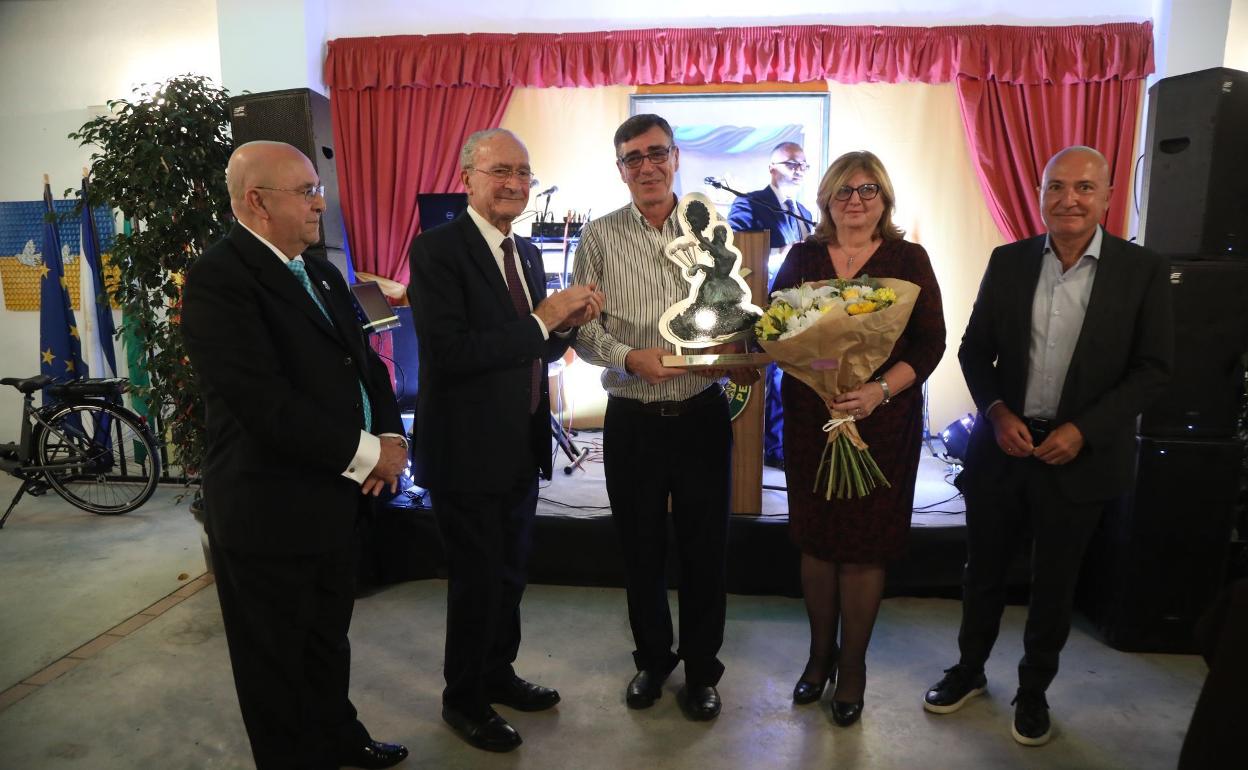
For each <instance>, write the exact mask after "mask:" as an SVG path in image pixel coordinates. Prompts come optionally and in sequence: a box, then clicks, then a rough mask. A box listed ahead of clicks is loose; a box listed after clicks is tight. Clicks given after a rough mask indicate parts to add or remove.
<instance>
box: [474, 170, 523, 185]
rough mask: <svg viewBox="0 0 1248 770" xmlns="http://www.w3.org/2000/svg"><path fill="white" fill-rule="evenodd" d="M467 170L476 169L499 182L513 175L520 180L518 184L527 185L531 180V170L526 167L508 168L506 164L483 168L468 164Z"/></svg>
mask: <svg viewBox="0 0 1248 770" xmlns="http://www.w3.org/2000/svg"><path fill="white" fill-rule="evenodd" d="M468 170H469V171H476V172H477V173H478V174H485V175H486V176H492V177H494V179H496V180H498V181H499V182H506V181H507V180H508V179H511V178H512V177H513V176H514V177H515V178H516V179H518V180H519V181H520V184H523V185H527V184H529V183H530V182H532V181H533V170H532V169H528V168H517V169H512V168H509V167H508V166H495V167H494V168H490V169H485V168H475V167H473V166H469V167H468Z"/></svg>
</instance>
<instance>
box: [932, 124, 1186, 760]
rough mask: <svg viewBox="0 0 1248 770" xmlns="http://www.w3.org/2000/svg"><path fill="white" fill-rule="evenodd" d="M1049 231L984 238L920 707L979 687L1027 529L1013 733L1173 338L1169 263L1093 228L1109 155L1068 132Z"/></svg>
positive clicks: (1038, 691)
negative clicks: (947, 609)
mask: <svg viewBox="0 0 1248 770" xmlns="http://www.w3.org/2000/svg"><path fill="white" fill-rule="evenodd" d="M1038 192H1039V195H1040V212H1041V216H1042V217H1043V219H1044V224H1045V227H1046V229H1047V230H1048V232H1047V233H1045V234H1042V235H1037V236H1036V237H1034V238H1028V239H1026V240H1023V241H1018V242H1017V243H1011V244H1008V245H1005V246H1002V247H1000V248H998V249H996V250H995V251H994V252H993V253H992V257H991V258H990V259H989V261H988V269H987V271H986V272H985V273H984V278H983V282H982V283H981V284H980V288H979V296H978V298H977V299H976V300H975V307H974V309H973V310H972V311H971V319H970V321H969V322H968V324H967V327H966V333H965V334H964V335H963V337H962V346H961V348H960V349H959V350H958V358H959V360H960V361H961V363H962V373H963V375H964V376H965V377H966V384H967V387H968V388H969V389H970V391H971V397H972V398H974V399H975V404H976V405H977V406H978V407H979V413H980V415H981V416H980V419H979V420H977V421H976V423H975V427H974V429H973V430H972V432H971V439H970V444H969V447H968V449H967V457H966V470H965V471H964V472H963V473H962V475H961V476H960V477H959V479H958V486H959V487H960V488H961V489H962V491H963V493H964V494H965V495H966V531H967V560H966V572H965V575H964V578H963V589H962V591H963V595H962V627H961V629H960V631H959V632H958V648H959V650H960V652H961V658H960V659H959V661H958V663H957V665H955V666H953V667H952V668H950V669H947V670H946V672H945V677H944V678H943V679H941V680H940V682H938V683H937V684H936V685H934V686H933V687H932V688H931V689H930V690H928V691H927V693H926V695H925V696H924V701H923V706H924V708H925V709H927V710H928V711H930V712H932V713H936V714H947V713H950V712H953V711H957V710H958V709H959V708H961V707H962V706H963V705H964V704H965V703H966V701H967V700H968V699H969V698H971V697H973V696H975V695H979V694H980V693H982V692H984V690H985V689H986V687H987V679H986V677H985V676H984V663H985V662H986V661H987V660H988V655H989V653H990V652H991V651H992V646H993V643H994V642H995V641H996V638H997V632H998V631H999V629H1000V626H1001V613H1002V611H1003V610H1004V608H1005V598H1006V572H1007V570H1008V568H1009V565H1010V561H1011V559H1012V557H1013V553H1014V548H1015V546H1016V545H1017V541H1018V533H1019V532H1022V531H1027V532H1030V534H1031V537H1032V550H1031V604H1030V606H1029V607H1028V610H1027V624H1026V627H1025V629H1024V631H1023V650H1024V654H1023V658H1022V660H1021V661H1019V664H1018V692H1017V694H1016V696H1015V698H1014V706H1015V708H1014V721H1013V726H1012V729H1011V734H1012V735H1013V737H1014V739H1015V740H1016V741H1018V742H1019V743H1021V744H1023V745H1026V746H1038V745H1041V744H1043V743H1045V742H1047V741H1048V740H1049V737H1050V734H1051V733H1050V720H1049V705H1048V701H1047V700H1046V698H1045V691H1046V690H1047V689H1048V687H1049V684H1050V683H1051V682H1052V681H1053V678H1054V677H1055V676H1056V675H1057V667H1058V657H1059V655H1060V653H1061V651H1062V648H1063V646H1065V644H1066V638H1067V636H1068V635H1069V633H1070V616H1071V609H1072V606H1073V604H1074V595H1075V583H1076V580H1077V578H1078V576H1079V566H1080V563H1081V562H1082V560H1083V553H1084V551H1085V549H1086V548H1087V545H1088V541H1089V540H1090V538H1091V537H1092V534H1093V532H1094V531H1095V529H1096V525H1097V522H1098V521H1099V520H1100V516H1101V510H1102V509H1103V508H1104V506H1105V504H1106V503H1107V502H1108V501H1110V500H1112V499H1113V498H1115V497H1117V496H1118V495H1120V494H1122V493H1123V492H1124V491H1126V489H1127V488H1128V486H1129V485H1130V484H1131V482H1132V479H1133V477H1134V464H1135V424H1136V417H1137V416H1138V415H1139V413H1140V412H1141V411H1142V410H1143V409H1144V408H1145V407H1147V406H1148V404H1149V403H1150V402H1151V401H1152V400H1153V399H1155V398H1156V397H1157V396H1158V395H1160V394H1161V392H1162V390H1163V389H1164V388H1165V385H1166V381H1167V380H1168V379H1169V377H1170V370H1171V362H1172V358H1173V348H1174V325H1173V324H1174V322H1173V310H1172V308H1171V297H1170V286H1169V282H1168V279H1169V266H1168V265H1167V263H1166V260H1165V259H1164V258H1163V257H1161V256H1158V255H1157V254H1155V253H1153V252H1151V251H1148V250H1147V249H1143V248H1141V247H1139V246H1136V245H1135V244H1132V243H1127V242H1126V241H1124V240H1121V239H1119V238H1115V237H1114V236H1112V235H1110V234H1109V233H1107V232H1105V230H1104V228H1102V227H1101V220H1102V218H1104V216H1105V212H1106V210H1107V209H1108V208H1109V193H1110V180H1109V164H1108V163H1107V162H1106V161H1105V157H1104V156H1103V155H1101V154H1100V153H1099V152H1097V151H1096V150H1094V149H1092V148H1090V147H1068V148H1066V149H1064V150H1062V151H1061V152H1059V153H1057V154H1056V155H1054V156H1053V158H1052V159H1051V160H1049V162H1048V164H1047V165H1046V166H1045V168H1044V177H1043V180H1042V182H1041V186H1040V188H1039V190H1038Z"/></svg>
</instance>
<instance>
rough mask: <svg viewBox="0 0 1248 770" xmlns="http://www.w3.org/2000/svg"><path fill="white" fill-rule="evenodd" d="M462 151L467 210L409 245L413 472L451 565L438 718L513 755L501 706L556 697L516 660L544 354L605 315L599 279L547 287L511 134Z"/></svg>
mask: <svg viewBox="0 0 1248 770" xmlns="http://www.w3.org/2000/svg"><path fill="white" fill-rule="evenodd" d="M459 160H460V164H459V165H460V181H462V182H463V185H464V188H465V189H466V190H467V191H468V210H467V211H466V212H464V213H463V214H461V215H460V216H459V217H458V218H456V219H455V220H454V221H452V222H449V223H447V224H445V225H442V226H441V227H435V228H434V229H432V230H430V231H428V232H426V233H421V234H420V236H419V237H417V238H416V240H415V241H413V242H412V250H411V271H412V275H411V284H410V287H409V289H408V293H409V296H410V297H411V303H412V317H413V319H414V320H415V326H416V336H417V339H418V340H419V341H420V392H419V395H418V396H417V403H416V429H415V434H416V454H415V459H414V463H413V468H412V473H413V477H414V478H415V480H416V483H418V484H420V485H421V486H423V487H425V488H427V489H428V490H429V491H430V499H431V501H432V503H433V511H434V515H435V516H436V517H437V520H438V529H439V530H440V531H441V533H442V538H443V540H444V541H445V544H446V552H447V562H448V565H449V573H450V575H449V577H450V580H449V585H448V589H447V590H448V595H447V608H446V657H445V663H444V665H443V673H444V675H445V678H446V688H445V689H444V690H443V691H442V718H443V719H444V720H445V721H446V722H447V724H449V725H450V726H451V727H452V728H453V729H454V730H455V732H456V733H458V734H459V736H460V737H461V738H463V739H464V740H465V741H467V742H468V743H470V744H471V745H473V746H476V747H477V748H480V749H485V750H487V751H510V750H512V749H514V748H516V747H517V746H519V745H520V742H521V739H520V735H519V733H517V732H516V730H515V729H514V728H513V727H512V726H511V725H510V724H508V722H507V721H506V720H505V719H503V717H502V716H501V715H499V714H498V712H496V711H494V709H493V708H492V706H491V704H502V705H504V706H508V707H509V708H513V709H516V710H518V711H542V710H545V709H549V708H551V707H553V706H554V705H555V704H556V703H558V702H559V693H558V692H556V691H555V690H553V689H551V688H549V687H543V686H542V685H538V684H534V683H532V682H528V681H526V680H524V679H521V678H520V677H519V676H517V675H516V672H515V669H514V668H513V665H512V664H513V663H515V660H516V655H517V652H518V651H519V649H520V598H521V596H522V595H523V594H524V588H525V583H526V572H527V568H528V559H529V548H530V543H531V542H532V533H533V523H534V516H535V512H536V507H537V477H538V474H539V473H540V474H541V475H542V477H543V478H546V479H549V478H550V475H551V473H550V472H551V451H550V448H551V443H550V442H551V435H550V397H549V394H548V391H547V379H546V364H547V363H548V362H550V361H554V360H555V359H556V358H559V357H560V356H561V355H563V353H564V351H565V350H567V348H568V345H569V344H570V342H571V341H572V338H573V336H574V334H575V331H576V327H577V326H579V325H581V324H583V323H585V322H586V321H588V320H590V319H592V318H594V317H596V316H597V315H598V313H599V312H600V311H601V309H602V302H603V296H602V294H601V293H600V292H598V291H595V290H594V287H593V286H570V287H568V288H567V289H564V290H562V291H557V292H555V293H553V294H551V295H549V296H547V294H546V278H545V272H544V270H543V267H542V259H541V255H540V254H539V253H538V251H537V248H536V247H534V246H533V244H531V243H529V242H528V241H527V240H525V239H524V238H521V237H519V236H517V235H516V234H515V233H514V232H513V230H512V227H511V223H512V220H514V219H515V218H516V217H517V216H519V215H520V214H521V212H523V211H524V208H525V206H526V204H527V203H528V201H529V187H530V183H531V181H532V179H533V171H532V169H531V168H530V166H529V153H528V150H526V149H525V147H524V145H523V144H521V142H520V140H519V139H517V138H516V136H515V135H514V134H512V133H511V132H510V131H505V130H503V129H490V130H487V131H478V132H477V133H475V134H473V135H471V136H469V137H468V141H467V142H466V143H465V144H464V147H463V150H462V151H461V153H460V158H459Z"/></svg>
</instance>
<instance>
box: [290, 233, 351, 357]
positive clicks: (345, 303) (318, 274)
mask: <svg viewBox="0 0 1248 770" xmlns="http://www.w3.org/2000/svg"><path fill="white" fill-rule="evenodd" d="M303 262H304V265H305V267H306V269H307V271H308V277H309V278H310V279H312V287H313V290H314V291H319V292H320V295H321V301H322V302H324V303H325V309H326V310H328V311H329V314H330V316H331V317H332V318H333V320H334V326H335V327H336V328H335V331H336V332H337V333H338V338H339V339H341V340H342V342H343V344H344V345H345V346H346V347H347V349H348V350H350V351H351V352H353V353H356V354H357V357H358V355H359V354H361V353H363V352H364V351H363V349H362V344H363V343H362V342H361V335H360V334H358V333H356V330H357V329H358V328H359V326H360V320H359V318H357V317H356V315H355V302H354V300H353V299H352V298H351V297H349V296H339V295H340V294H342V291H341V290H338V291H335V290H334V289H333V288H331V287H332V286H333V284H334V283H335V282H333V281H330V280H329V279H330V278H331V277H332V276H330V275H328V271H330V270H333V271H334V272H335V273H336V272H337V271H338V268H336V267H334V266H333V265H332V264H330V262H329V261H328V260H326V259H324V258H321V257H314V256H308V255H306V254H305V255H304V257H303ZM304 293H305V294H306V293H307V292H304ZM318 312H319V311H318Z"/></svg>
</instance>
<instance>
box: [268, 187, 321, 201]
mask: <svg viewBox="0 0 1248 770" xmlns="http://www.w3.org/2000/svg"><path fill="white" fill-rule="evenodd" d="M256 189H257V190H275V191H277V192H288V193H298V194H299V195H302V196H303V199H304V200H305V201H307V202H308V203H311V202H312V201H314V200H316V199H317V197H318V196H323V195H324V194H325V185H323V184H318V185H315V186H313V187H293V188H292V187H262V186H261V185H256Z"/></svg>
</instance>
